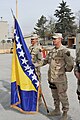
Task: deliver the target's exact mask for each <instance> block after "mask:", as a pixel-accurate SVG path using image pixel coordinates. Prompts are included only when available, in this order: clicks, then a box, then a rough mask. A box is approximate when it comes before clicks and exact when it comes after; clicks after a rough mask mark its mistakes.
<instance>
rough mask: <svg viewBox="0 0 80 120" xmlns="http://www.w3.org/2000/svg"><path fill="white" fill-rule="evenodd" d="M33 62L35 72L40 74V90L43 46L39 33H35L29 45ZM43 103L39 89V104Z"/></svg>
mask: <svg viewBox="0 0 80 120" xmlns="http://www.w3.org/2000/svg"><path fill="white" fill-rule="evenodd" d="M29 50H30V53H31V56H32V62H33V64H34V66H35V72H36V74H37V76H38V80H39V82H40V90H41V73H40V67H41V66H42V63H43V62H42V53H41V46H40V45H39V44H38V36H37V34H33V35H32V37H31V46H30V47H29ZM41 104H42V99H41V91H39V106H40V105H41Z"/></svg>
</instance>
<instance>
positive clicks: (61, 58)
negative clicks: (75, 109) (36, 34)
mask: <svg viewBox="0 0 80 120" xmlns="http://www.w3.org/2000/svg"><path fill="white" fill-rule="evenodd" d="M52 39H53V44H54V46H55V47H54V48H53V49H52V50H51V51H50V52H49V53H48V55H47V57H46V58H45V59H44V62H43V65H45V64H47V63H48V64H49V70H48V82H49V87H50V88H51V92H52V97H53V99H54V106H55V109H54V110H53V111H51V112H50V113H49V114H48V115H52V116H55V115H60V114H61V112H60V102H61V104H62V111H63V114H62V118H61V120H67V112H68V110H69V101H68V97H67V93H66V92H67V88H68V85H67V76H66V72H71V71H72V69H73V65H74V62H73V58H72V56H71V55H70V51H69V50H68V48H66V47H65V46H63V45H62V43H61V41H62V39H63V37H62V34H61V33H55V34H54V35H53V36H52Z"/></svg>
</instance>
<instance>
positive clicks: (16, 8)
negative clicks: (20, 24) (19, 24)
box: [16, 0, 18, 18]
mask: <svg viewBox="0 0 80 120" xmlns="http://www.w3.org/2000/svg"><path fill="white" fill-rule="evenodd" d="M16 18H18V0H16Z"/></svg>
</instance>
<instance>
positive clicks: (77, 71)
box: [74, 48, 80, 103]
mask: <svg viewBox="0 0 80 120" xmlns="http://www.w3.org/2000/svg"><path fill="white" fill-rule="evenodd" d="M75 62H76V65H75V67H74V75H75V76H76V78H77V95H78V100H79V103H80V48H79V50H78V52H77V54H76V61H75Z"/></svg>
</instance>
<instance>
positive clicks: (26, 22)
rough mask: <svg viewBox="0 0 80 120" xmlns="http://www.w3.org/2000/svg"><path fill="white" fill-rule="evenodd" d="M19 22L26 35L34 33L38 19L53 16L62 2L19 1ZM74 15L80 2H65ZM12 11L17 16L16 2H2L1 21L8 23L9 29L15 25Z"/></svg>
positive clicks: (13, 0)
mask: <svg viewBox="0 0 80 120" xmlns="http://www.w3.org/2000/svg"><path fill="white" fill-rule="evenodd" d="M17 1H18V21H19V24H20V27H21V29H22V32H23V34H24V35H27V34H30V33H32V32H33V31H34V27H35V26H36V23H37V22H38V19H40V17H41V16H42V15H44V16H45V17H46V18H48V17H49V16H53V15H54V13H55V10H56V9H57V8H58V6H59V3H61V2H62V0H17ZM64 1H65V2H67V5H69V8H71V11H72V12H73V13H76V12H78V11H79V10H80V0H74V1H73V0H64ZM11 9H12V10H13V12H14V14H15V15H16V0H0V20H1V17H2V19H3V20H4V21H8V24H9V29H11V27H12V26H13V25H14V20H13V17H12V13H11Z"/></svg>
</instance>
